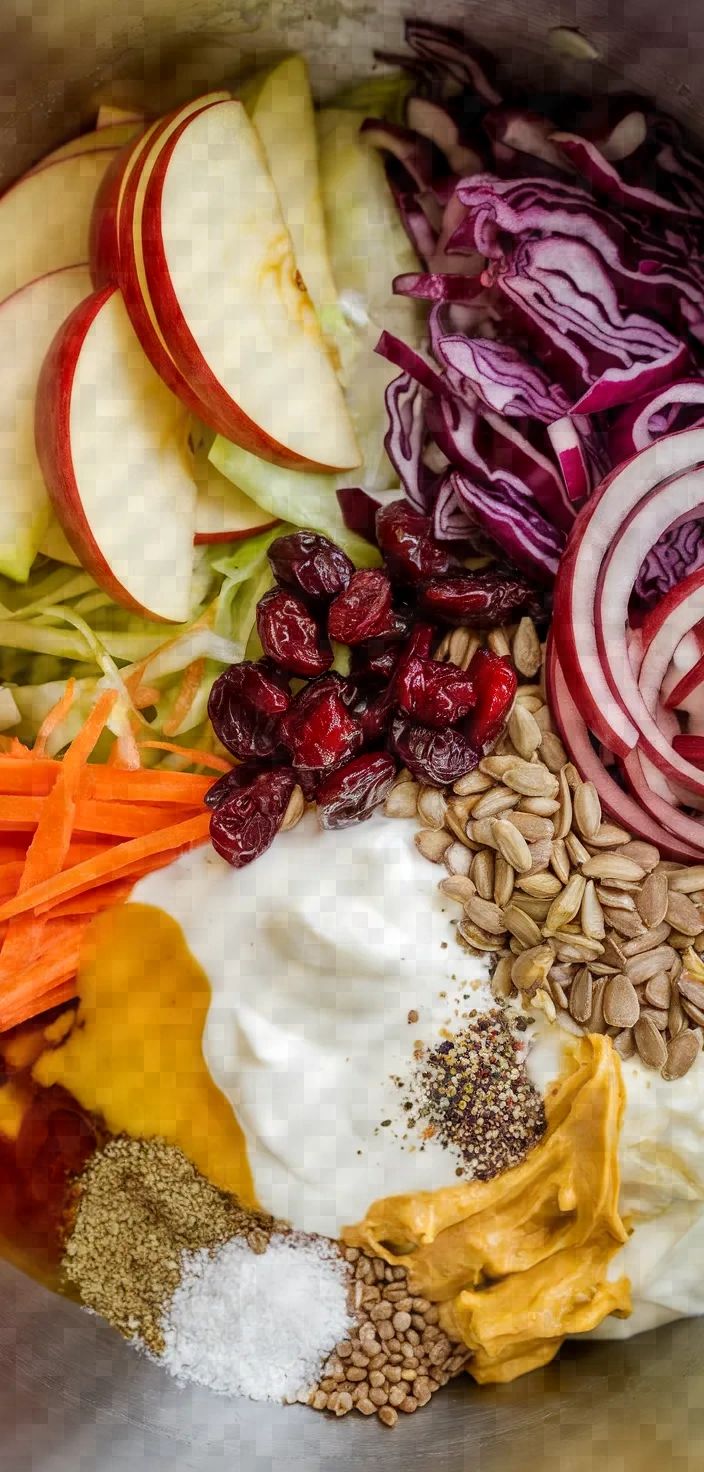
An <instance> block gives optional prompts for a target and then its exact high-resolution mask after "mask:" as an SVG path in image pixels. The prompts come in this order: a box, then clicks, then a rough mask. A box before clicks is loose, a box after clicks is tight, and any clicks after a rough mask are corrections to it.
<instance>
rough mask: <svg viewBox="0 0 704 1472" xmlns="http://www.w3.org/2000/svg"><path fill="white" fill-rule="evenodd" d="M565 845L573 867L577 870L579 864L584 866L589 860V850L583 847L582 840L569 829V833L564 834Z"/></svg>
mask: <svg viewBox="0 0 704 1472" xmlns="http://www.w3.org/2000/svg"><path fill="white" fill-rule="evenodd" d="M565 844H566V846H567V852H568V854H569V856H570V859H571V860H572V863H573V864H574V865H575V867H577V868H578V867H579V865H580V864H586V863H587V861H588V859H590V858H591V854H590V853H589V849H588V848H585V847H584V844H583V843H582V840H581V839H580V838H578V837H577V834H576V833H575V831H574V829H571V830H570V832H569V833H566V834H565ZM589 877H590V876H589V875H588V876H587V878H589Z"/></svg>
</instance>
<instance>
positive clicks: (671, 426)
mask: <svg viewBox="0 0 704 1472" xmlns="http://www.w3.org/2000/svg"><path fill="white" fill-rule="evenodd" d="M703 421H704V378H685V379H682V380H681V382H678V383H671V384H668V386H667V388H664V389H658V391H657V392H656V393H653V394H648V395H647V396H646V397H644V398H640V399H636V401H635V403H633V404H629V405H628V407H627V408H625V409H623V410H622V411H621V413H620V414H619V415H618V416H617V417H616V419H615V420H614V422H613V424H612V425H611V426H610V429H609V437H608V444H609V454H610V456H611V459H612V461H613V463H614V465H620V464H621V462H622V461H623V460H630V458H631V456H632V455H635V454H636V453H637V451H638V450H645V449H647V447H648V445H652V444H653V442H654V440H656V439H659V438H660V436H661V435H663V434H672V433H673V432H675V431H676V430H678V429H693V428H694V426H695V425H696V424H701V423H702V422H703Z"/></svg>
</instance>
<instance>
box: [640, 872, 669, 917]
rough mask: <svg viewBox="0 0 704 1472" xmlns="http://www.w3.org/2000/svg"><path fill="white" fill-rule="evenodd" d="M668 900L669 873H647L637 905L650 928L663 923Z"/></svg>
mask: <svg viewBox="0 0 704 1472" xmlns="http://www.w3.org/2000/svg"><path fill="white" fill-rule="evenodd" d="M667 902H668V888H667V875H666V874H647V875H646V877H645V879H644V880H643V884H642V886H641V889H640V893H639V894H638V897H637V899H636V906H637V909H638V914H639V915H640V918H641V920H643V921H644V922H645V924H646V925H647V926H648V927H649V929H654V928H655V926H656V925H661V924H662V921H663V920H664V919H665V916H666V914H667Z"/></svg>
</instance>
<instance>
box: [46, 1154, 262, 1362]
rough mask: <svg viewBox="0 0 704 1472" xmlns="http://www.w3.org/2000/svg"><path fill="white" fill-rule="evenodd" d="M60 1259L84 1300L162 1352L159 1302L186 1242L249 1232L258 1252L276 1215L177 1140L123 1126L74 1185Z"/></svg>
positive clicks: (170, 1286)
mask: <svg viewBox="0 0 704 1472" xmlns="http://www.w3.org/2000/svg"><path fill="white" fill-rule="evenodd" d="M73 1211H74V1214H75V1216H74V1223H73V1228H72V1230H71V1233H70V1236H69V1238H68V1242H67V1245H66V1250H65V1254H64V1259H63V1263H62V1267H63V1271H64V1273H65V1275H66V1277H67V1278H68V1279H69V1280H70V1281H71V1282H72V1283H74V1284H75V1285H76V1287H77V1288H78V1290H79V1292H80V1295H81V1298H82V1300H83V1302H84V1303H85V1304H86V1305H87V1307H88V1308H92V1309H94V1310H95V1312H96V1313H99V1314H101V1315H102V1316H103V1318H106V1319H107V1320H108V1321H109V1323H111V1324H112V1325H113V1326H114V1328H116V1329H119V1331H120V1333H121V1334H124V1336H125V1338H127V1339H134V1338H139V1339H141V1340H142V1341H143V1342H144V1343H145V1344H146V1345H147V1347H148V1348H149V1349H150V1350H152V1351H153V1353H154V1354H161V1353H162V1352H163V1349H164V1338H163V1334H162V1332H161V1328H160V1323H161V1320H162V1317H163V1312H164V1307H165V1305H166V1304H167V1303H168V1302H169V1301H170V1299H171V1297H172V1295H173V1294H174V1292H175V1290H176V1288H177V1287H178V1285H179V1282H180V1279H181V1254H182V1253H183V1251H184V1250H187V1251H191V1252H192V1251H195V1250H197V1249H198V1248H213V1247H216V1246H218V1245H219V1244H220V1243H222V1242H226V1241H227V1240H228V1239H229V1238H231V1237H236V1236H239V1237H244V1238H246V1240H247V1242H248V1244H249V1246H250V1247H251V1248H252V1250H253V1251H254V1252H264V1251H265V1249H266V1246H267V1243H268V1241H269V1238H270V1236H271V1233H272V1231H273V1229H274V1227H277V1228H279V1229H281V1227H282V1225H283V1224H282V1223H276V1222H275V1221H274V1218H273V1217H271V1216H269V1215H268V1214H267V1213H265V1212H260V1211H252V1210H250V1209H248V1208H246V1207H244V1206H243V1205H242V1203H241V1202H240V1201H239V1200H238V1198H237V1197H236V1196H233V1195H230V1194H228V1193H227V1192H225V1191H220V1190H218V1189H217V1187H216V1186H212V1185H211V1184H210V1182H209V1181H207V1180H206V1179H205V1177H204V1176H202V1175H201V1174H200V1172H199V1171H198V1170H196V1168H195V1166H193V1165H192V1164H191V1162H190V1160H188V1158H187V1157H186V1156H185V1155H184V1154H183V1151H181V1150H179V1149H178V1148H177V1147H176V1146H174V1145H168V1144H167V1143H166V1141H164V1140H159V1139H154V1140H132V1139H129V1138H128V1137H127V1136H121V1137H119V1138H118V1139H115V1140H112V1141H111V1142H110V1144H109V1145H107V1146H106V1148H105V1149H104V1150H102V1151H100V1152H99V1153H98V1154H97V1155H95V1156H93V1158H92V1160H91V1161H90V1164H89V1165H88V1167H87V1169H86V1171H85V1172H84V1174H83V1175H82V1176H81V1178H80V1180H79V1181H78V1183H77V1185H76V1190H75V1200H74V1205H73Z"/></svg>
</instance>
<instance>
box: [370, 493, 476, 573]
mask: <svg viewBox="0 0 704 1472" xmlns="http://www.w3.org/2000/svg"><path fill="white" fill-rule="evenodd" d="M376 535H377V541H378V543H379V546H380V548H381V551H382V553H383V556H384V561H385V563H386V566H387V568H388V570H389V574H390V576H391V577H392V578H394V579H395V580H396V581H398V582H402V583H411V584H413V583H423V582H426V581H427V580H428V578H441V577H444V576H445V574H447V573H450V572H452V571H453V569H454V568H456V567H458V566H459V564H458V562H457V558H456V557H453V556H452V554H451V553H450V552H448V550H447V548H446V547H442V546H441V545H440V543H439V542H436V540H435V538H434V536H433V523H432V521H431V519H430V517H429V516H423V513H422V512H421V511H414V510H413V507H412V506H410V505H409V503H408V501H392V502H391V505H390V506H382V508H381V509H380V510H379V511H377V514H376Z"/></svg>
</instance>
